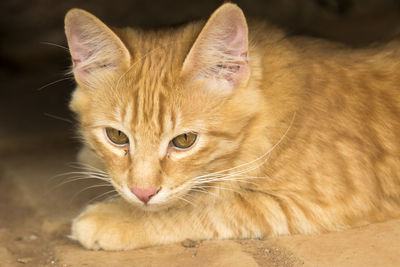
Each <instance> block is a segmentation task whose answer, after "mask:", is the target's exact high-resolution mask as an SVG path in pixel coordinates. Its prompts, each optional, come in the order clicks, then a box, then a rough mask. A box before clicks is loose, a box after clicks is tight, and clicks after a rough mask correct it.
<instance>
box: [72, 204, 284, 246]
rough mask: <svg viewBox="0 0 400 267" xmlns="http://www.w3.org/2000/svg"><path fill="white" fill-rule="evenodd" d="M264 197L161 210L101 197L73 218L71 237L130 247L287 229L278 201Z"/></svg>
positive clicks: (254, 235)
mask: <svg viewBox="0 0 400 267" xmlns="http://www.w3.org/2000/svg"><path fill="white" fill-rule="evenodd" d="M252 201H253V200H252ZM254 201H258V200H256V199H254ZM262 202H263V203H261V204H260V205H258V206H257V205H256V203H253V204H251V202H249V201H248V200H244V199H243V198H242V197H239V198H236V197H235V198H232V199H230V200H228V201H227V200H225V201H215V202H214V203H213V204H210V205H204V206H192V205H189V206H186V207H183V208H171V209H168V210H164V211H159V212H145V211H142V210H138V209H137V208H134V207H132V206H131V205H129V204H128V203H126V202H125V201H123V200H117V201H110V202H104V203H97V204H94V205H91V206H89V207H88V208H87V209H86V210H85V211H84V212H82V214H81V215H79V216H78V217H77V218H76V219H75V220H74V222H73V225H72V238H73V239H76V240H78V241H79V242H80V243H81V244H82V245H83V246H84V247H86V248H89V249H105V250H126V249H134V248H140V247H147V246H152V245H158V244H168V243H174V242H180V241H183V240H185V239H187V238H189V239H194V240H204V239H228V238H260V237H266V236H270V235H277V234H288V227H287V222H286V217H285V216H284V215H283V213H282V211H281V210H280V209H279V207H278V206H277V204H276V203H274V202H273V201H269V200H265V199H264V200H263V201H262ZM263 207H267V208H263Z"/></svg>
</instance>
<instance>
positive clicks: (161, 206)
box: [124, 198, 187, 212]
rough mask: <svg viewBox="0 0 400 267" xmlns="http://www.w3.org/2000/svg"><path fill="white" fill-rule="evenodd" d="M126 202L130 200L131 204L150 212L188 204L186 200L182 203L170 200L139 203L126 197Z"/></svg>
mask: <svg viewBox="0 0 400 267" xmlns="http://www.w3.org/2000/svg"><path fill="white" fill-rule="evenodd" d="M124 199H125V201H126V202H128V204H129V205H131V206H133V207H135V208H139V209H141V210H143V211H149V212H158V211H163V210H167V209H171V208H180V207H183V206H186V204H187V203H186V202H183V203H181V202H180V201H170V202H165V203H151V202H150V203H148V204H142V203H137V202H132V201H131V200H129V199H126V198H124Z"/></svg>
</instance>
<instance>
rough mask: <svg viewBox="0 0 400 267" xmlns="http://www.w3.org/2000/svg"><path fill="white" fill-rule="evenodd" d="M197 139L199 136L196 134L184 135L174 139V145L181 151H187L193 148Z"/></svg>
mask: <svg viewBox="0 0 400 267" xmlns="http://www.w3.org/2000/svg"><path fill="white" fill-rule="evenodd" d="M196 139H197V134H195V133H184V134H181V135H178V136H177V137H175V138H174V139H172V141H171V142H172V144H173V145H174V146H175V147H177V148H180V149H185V148H189V147H191V146H192V145H193V144H194V142H195V141H196Z"/></svg>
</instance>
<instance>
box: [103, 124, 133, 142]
mask: <svg viewBox="0 0 400 267" xmlns="http://www.w3.org/2000/svg"><path fill="white" fill-rule="evenodd" d="M106 135H107V137H108V140H110V142H111V143H113V144H114V145H117V146H123V145H126V144H128V143H129V138H128V136H126V134H124V133H123V132H121V131H120V130H117V129H114V128H106Z"/></svg>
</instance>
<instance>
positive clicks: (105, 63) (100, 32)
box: [65, 9, 130, 84]
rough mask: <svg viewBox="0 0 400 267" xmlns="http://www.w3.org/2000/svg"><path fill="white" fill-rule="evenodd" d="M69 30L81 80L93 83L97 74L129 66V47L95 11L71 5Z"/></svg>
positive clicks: (68, 19)
mask: <svg viewBox="0 0 400 267" xmlns="http://www.w3.org/2000/svg"><path fill="white" fill-rule="evenodd" d="M65 34H66V36H67V41H68V46H69V51H70V53H71V57H72V63H73V71H74V75H75V78H76V80H77V82H78V83H84V84H90V81H91V79H95V76H97V75H96V74H100V73H101V75H104V74H106V73H107V72H108V73H110V72H115V71H116V70H119V69H124V68H128V67H129V64H130V54H129V51H128V49H127V48H126V47H125V45H124V44H123V42H122V41H121V40H120V39H119V37H118V36H117V35H116V34H115V33H114V32H113V31H112V30H111V29H110V28H108V27H107V26H106V25H105V24H104V23H103V22H101V21H100V20H99V19H98V18H96V17H95V16H94V15H92V14H90V13H88V12H86V11H84V10H82V9H71V10H70V11H68V13H67V15H66V16H65Z"/></svg>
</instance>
